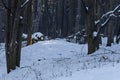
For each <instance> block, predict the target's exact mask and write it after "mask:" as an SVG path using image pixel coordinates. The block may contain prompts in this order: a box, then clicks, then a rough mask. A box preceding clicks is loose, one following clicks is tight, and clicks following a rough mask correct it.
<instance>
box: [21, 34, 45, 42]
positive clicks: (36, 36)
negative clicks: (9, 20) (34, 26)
mask: <svg viewBox="0 0 120 80" xmlns="http://www.w3.org/2000/svg"><path fill="white" fill-rule="evenodd" d="M27 37H28V35H27V34H25V33H23V34H22V38H23V41H26V40H27ZM43 40H44V35H43V34H42V33H41V32H35V33H33V34H32V43H36V42H38V41H43Z"/></svg>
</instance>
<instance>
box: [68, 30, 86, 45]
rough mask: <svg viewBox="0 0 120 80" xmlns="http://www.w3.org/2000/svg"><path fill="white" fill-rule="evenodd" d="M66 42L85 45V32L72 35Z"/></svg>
mask: <svg viewBox="0 0 120 80" xmlns="http://www.w3.org/2000/svg"><path fill="white" fill-rule="evenodd" d="M66 40H67V41H68V42H74V43H79V44H85V43H86V34H85V30H82V31H79V32H77V33H75V34H72V35H70V36H68V37H67V39H66Z"/></svg>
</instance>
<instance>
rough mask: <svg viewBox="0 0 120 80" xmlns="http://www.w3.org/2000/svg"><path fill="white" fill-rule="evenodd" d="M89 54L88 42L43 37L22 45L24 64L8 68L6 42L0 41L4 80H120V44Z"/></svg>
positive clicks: (0, 78) (1, 79) (1, 78)
mask: <svg viewBox="0 0 120 80" xmlns="http://www.w3.org/2000/svg"><path fill="white" fill-rule="evenodd" d="M105 44H106V39H103V43H102V45H101V46H100V49H99V50H98V51H96V52H95V53H94V54H91V55H87V44H82V45H80V44H75V43H69V42H66V41H65V40H64V39H56V40H48V41H40V42H38V43H35V44H33V45H31V46H28V47H24V48H22V53H21V67H20V68H17V69H16V70H13V71H12V72H11V73H10V74H7V73H6V72H7V71H6V61H5V49H4V46H3V45H4V44H1V45H0V80H119V79H120V76H119V74H120V44H113V45H112V46H111V47H105Z"/></svg>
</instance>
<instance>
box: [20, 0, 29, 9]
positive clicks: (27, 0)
mask: <svg viewBox="0 0 120 80" xmlns="http://www.w3.org/2000/svg"><path fill="white" fill-rule="evenodd" d="M28 2H29V0H26V1H25V2H24V3H23V4H22V5H21V8H23V7H24V6H25V5H26V4H27V3H28Z"/></svg>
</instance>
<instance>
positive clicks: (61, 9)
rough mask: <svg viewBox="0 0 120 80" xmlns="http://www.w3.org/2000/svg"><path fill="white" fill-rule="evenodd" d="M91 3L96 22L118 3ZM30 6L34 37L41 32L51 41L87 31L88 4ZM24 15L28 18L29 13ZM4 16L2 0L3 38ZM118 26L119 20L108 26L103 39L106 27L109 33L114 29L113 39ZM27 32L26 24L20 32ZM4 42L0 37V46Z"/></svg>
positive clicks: (54, 0)
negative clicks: (31, 8) (35, 33)
mask: <svg viewBox="0 0 120 80" xmlns="http://www.w3.org/2000/svg"><path fill="white" fill-rule="evenodd" d="M23 1H25V0H23ZM91 2H92V1H91ZM93 2H94V3H92V4H93V5H94V6H92V7H94V20H95V21H97V20H99V19H100V18H101V17H102V15H103V14H105V13H107V12H109V11H112V10H113V9H114V8H115V7H116V6H117V5H119V0H105V1H104V0H94V1H93ZM4 3H7V0H4ZM33 5H34V10H33V30H32V32H33V33H34V32H41V33H43V34H44V35H46V36H48V37H50V38H56V37H67V36H69V35H72V34H75V33H76V32H78V31H82V30H83V29H86V16H87V11H86V6H87V0H34V2H33ZM25 12H26V14H27V12H28V11H25ZM28 14H29V12H28ZM6 16H7V9H6V8H5V7H4V6H3V3H2V0H0V23H1V24H0V33H1V34H4V32H3V29H4V28H5V27H6V26H7V25H6V22H7V21H6V18H5V17H6ZM28 17H29V15H28ZM119 25H120V22H119V17H117V18H116V19H114V20H112V22H111V23H108V24H107V25H106V26H107V27H105V29H104V34H105V36H107V34H108V28H109V27H110V28H111V29H112V28H114V29H112V30H113V34H114V35H116V34H117V32H118V30H119V29H118V28H119ZM28 28H29V25H28V24H27V22H26V23H25V26H24V29H23V30H24V33H28ZM95 28H97V27H95ZM95 30H96V29H95ZM3 38H4V36H3V35H1V36H0V42H3V40H4V39H3Z"/></svg>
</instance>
